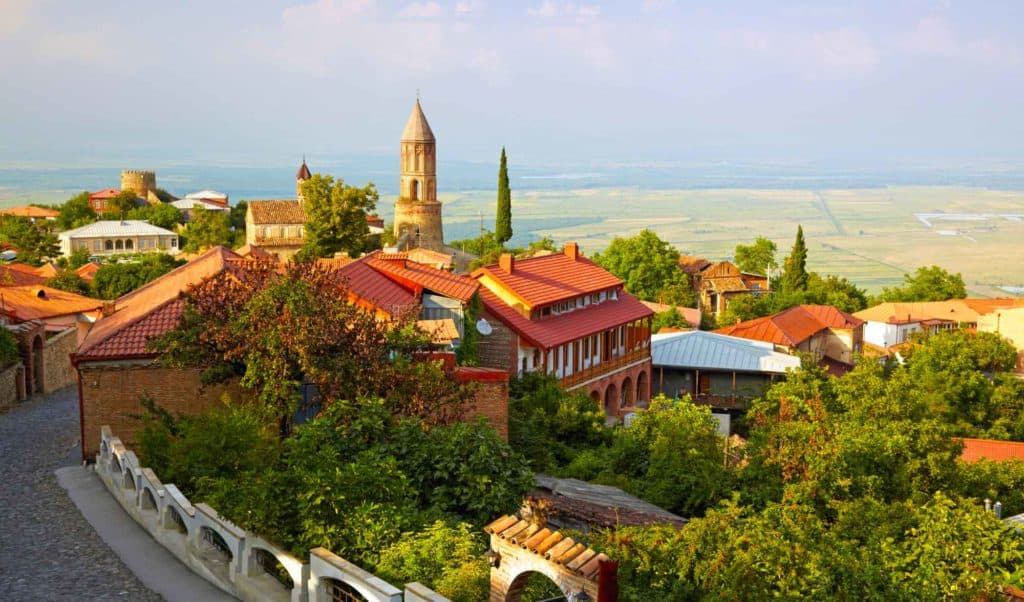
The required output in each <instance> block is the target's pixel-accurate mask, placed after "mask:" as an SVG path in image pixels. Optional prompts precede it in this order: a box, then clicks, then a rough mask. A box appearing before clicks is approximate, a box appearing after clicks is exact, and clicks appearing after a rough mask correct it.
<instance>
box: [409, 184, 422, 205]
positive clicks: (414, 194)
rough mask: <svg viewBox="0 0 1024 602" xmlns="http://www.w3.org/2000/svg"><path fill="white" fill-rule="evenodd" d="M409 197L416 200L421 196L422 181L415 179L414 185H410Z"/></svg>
mask: <svg viewBox="0 0 1024 602" xmlns="http://www.w3.org/2000/svg"><path fill="white" fill-rule="evenodd" d="M409 198H410V199H412V200H414V201H416V200H419V198H420V181H419V180H413V181H412V185H411V186H410V187H409Z"/></svg>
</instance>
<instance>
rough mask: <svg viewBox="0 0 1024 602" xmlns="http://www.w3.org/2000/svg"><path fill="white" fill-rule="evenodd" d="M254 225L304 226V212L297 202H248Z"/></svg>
mask: <svg viewBox="0 0 1024 602" xmlns="http://www.w3.org/2000/svg"><path fill="white" fill-rule="evenodd" d="M249 211H251V212H252V221H253V223H255V224H305V223H306V211H305V210H304V209H303V208H302V203H300V202H299V201H297V200H271V201H249Z"/></svg>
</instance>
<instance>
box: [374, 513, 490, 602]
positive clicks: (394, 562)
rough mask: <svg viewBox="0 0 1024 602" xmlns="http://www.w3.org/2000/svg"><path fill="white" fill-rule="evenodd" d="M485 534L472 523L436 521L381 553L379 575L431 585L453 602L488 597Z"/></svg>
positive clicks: (406, 581) (392, 580) (396, 581)
mask: <svg viewBox="0 0 1024 602" xmlns="http://www.w3.org/2000/svg"><path fill="white" fill-rule="evenodd" d="M486 550H487V544H486V542H485V540H484V537H483V533H482V532H481V531H480V530H479V529H477V528H476V527H474V526H473V525H470V524H468V523H464V522H462V523H455V522H450V521H448V522H446V521H436V522H434V523H433V524H432V525H429V526H428V527H426V528H425V529H423V530H422V531H419V532H414V533H403V534H402V536H401V538H399V539H398V541H396V542H395V543H393V544H391V545H390V546H388V547H387V548H385V549H384V550H383V551H382V552H381V556H380V562H379V563H378V564H377V567H376V570H377V575H378V576H380V577H381V578H383V579H384V580H385V581H388V582H390V583H411V582H413V581H417V582H419V583H423V584H429V587H431V589H433V590H434V591H436V592H437V593H439V594H441V595H442V596H445V597H446V598H448V599H450V600H452V602H477V601H478V600H484V599H486V598H487V593H488V591H489V589H490V567H489V566H488V565H487V560H486V559H485V558H484V552H485V551H486Z"/></svg>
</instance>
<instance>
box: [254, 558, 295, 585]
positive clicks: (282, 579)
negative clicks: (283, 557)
mask: <svg viewBox="0 0 1024 602" xmlns="http://www.w3.org/2000/svg"><path fill="white" fill-rule="evenodd" d="M253 559H254V560H256V564H257V565H258V566H259V567H260V568H261V569H263V571H264V572H265V573H267V574H268V575H270V576H271V577H273V578H274V579H276V580H277V581H278V582H279V583H280V584H281V585H283V586H284V587H285V588H287V589H289V590H290V589H292V588H294V587H295V582H294V581H293V580H292V576H291V575H289V574H288V571H286V570H285V568H284V565H282V564H281V561H280V560H278V559H277V556H274V555H273V554H271V553H270V552H268V551H266V550H264V549H263V548H253Z"/></svg>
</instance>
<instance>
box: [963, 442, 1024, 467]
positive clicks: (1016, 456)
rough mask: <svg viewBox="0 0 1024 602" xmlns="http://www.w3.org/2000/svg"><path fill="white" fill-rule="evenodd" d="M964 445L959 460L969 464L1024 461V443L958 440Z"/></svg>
mask: <svg viewBox="0 0 1024 602" xmlns="http://www.w3.org/2000/svg"><path fill="white" fill-rule="evenodd" d="M958 440H959V441H960V442H962V443H963V444H964V449H963V451H962V452H960V459H961V460H963V461H964V462H967V463H971V462H977V461H979V460H990V461H992V462H1009V461H1011V460H1018V461H1024V443H1021V442H1019V441H999V440H996V439H971V438H967V437H964V438H960V439H958Z"/></svg>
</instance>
